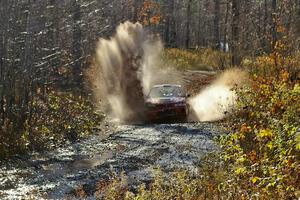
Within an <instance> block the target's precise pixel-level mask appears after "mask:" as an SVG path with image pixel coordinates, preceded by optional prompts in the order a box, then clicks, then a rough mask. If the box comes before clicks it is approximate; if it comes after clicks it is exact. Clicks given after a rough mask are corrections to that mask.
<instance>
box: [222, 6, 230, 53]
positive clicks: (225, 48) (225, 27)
mask: <svg viewBox="0 0 300 200" xmlns="http://www.w3.org/2000/svg"><path fill="white" fill-rule="evenodd" d="M228 15H229V2H228V1H227V2H226V14H225V22H224V37H223V51H224V52H226V51H227V35H228V33H227V32H228V31H227V26H228Z"/></svg>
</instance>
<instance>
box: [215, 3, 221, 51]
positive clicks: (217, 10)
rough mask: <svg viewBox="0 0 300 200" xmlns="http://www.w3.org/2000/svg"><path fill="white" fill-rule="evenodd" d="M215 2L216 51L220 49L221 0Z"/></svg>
mask: <svg viewBox="0 0 300 200" xmlns="http://www.w3.org/2000/svg"><path fill="white" fill-rule="evenodd" d="M214 1H215V17H214V28H215V31H214V32H215V34H214V36H215V44H214V48H215V49H218V50H219V49H220V0H214Z"/></svg>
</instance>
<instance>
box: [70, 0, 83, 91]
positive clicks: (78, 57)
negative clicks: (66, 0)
mask: <svg viewBox="0 0 300 200" xmlns="http://www.w3.org/2000/svg"><path fill="white" fill-rule="evenodd" d="M72 10H73V13H72V14H73V42H72V54H73V64H72V67H73V81H74V84H76V85H77V86H78V85H80V84H81V83H82V71H81V64H82V51H81V37H82V33H81V28H80V24H81V9H80V2H79V1H74V3H73V5H72Z"/></svg>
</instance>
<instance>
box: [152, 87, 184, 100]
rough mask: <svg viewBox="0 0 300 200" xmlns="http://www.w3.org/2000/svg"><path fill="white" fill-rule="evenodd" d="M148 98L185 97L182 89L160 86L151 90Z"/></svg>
mask: <svg viewBox="0 0 300 200" xmlns="http://www.w3.org/2000/svg"><path fill="white" fill-rule="evenodd" d="M149 97H150V98H161V97H185V93H184V91H183V89H182V88H181V87H179V86H162V87H154V88H152V89H151V91H150V94H149Z"/></svg>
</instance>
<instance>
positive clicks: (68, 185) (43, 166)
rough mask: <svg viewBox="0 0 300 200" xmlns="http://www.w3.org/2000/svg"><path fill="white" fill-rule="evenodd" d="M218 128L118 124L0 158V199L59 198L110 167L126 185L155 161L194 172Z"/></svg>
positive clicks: (148, 174)
mask: <svg viewBox="0 0 300 200" xmlns="http://www.w3.org/2000/svg"><path fill="white" fill-rule="evenodd" d="M218 130H219V128H218V127H217V126H216V125H215V124H212V123H186V124H157V125H143V126H142V125H120V126H117V127H116V128H115V129H114V131H112V132H111V133H110V134H109V136H106V137H103V134H102V135H101V133H99V135H94V136H91V137H90V138H88V139H86V140H84V141H81V142H79V143H76V144H70V145H68V146H67V147H64V148H58V149H56V150H55V151H51V152H48V153H45V154H43V155H40V154H33V155H31V156H30V157H28V158H24V159H19V160H15V161H13V162H10V163H9V164H8V163H6V164H2V165H1V169H0V199H24V198H29V197H33V198H38V199H42V198H44V199H64V198H65V197H66V196H65V195H66V194H67V193H70V192H71V191H72V189H73V188H76V187H78V186H80V185H86V186H89V187H91V190H93V186H94V185H96V183H97V182H98V181H99V180H100V179H106V178H108V177H109V175H110V174H111V171H114V172H117V173H120V172H121V171H125V173H126V175H127V176H128V181H129V183H130V184H131V185H137V184H138V183H140V182H148V181H150V180H151V178H152V177H153V169H154V168H156V167H157V166H159V167H160V168H161V169H162V170H163V171H165V172H171V171H173V170H175V169H188V170H190V171H191V172H193V171H194V172H197V166H198V165H199V162H200V160H201V157H202V156H203V155H205V153H206V152H209V151H213V150H214V149H216V145H215V144H214V142H213V137H214V136H217V135H218V134H219V131H218ZM28 160H30V161H28ZM91 198H92V197H91Z"/></svg>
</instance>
